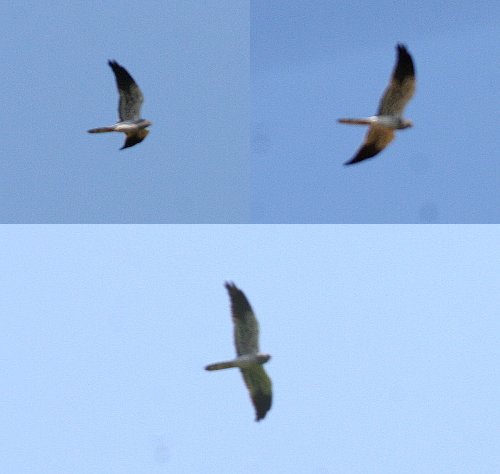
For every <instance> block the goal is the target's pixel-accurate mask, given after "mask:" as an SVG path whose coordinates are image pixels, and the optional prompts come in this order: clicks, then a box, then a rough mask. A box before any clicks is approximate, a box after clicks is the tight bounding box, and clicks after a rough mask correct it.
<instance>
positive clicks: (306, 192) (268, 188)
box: [251, 0, 500, 223]
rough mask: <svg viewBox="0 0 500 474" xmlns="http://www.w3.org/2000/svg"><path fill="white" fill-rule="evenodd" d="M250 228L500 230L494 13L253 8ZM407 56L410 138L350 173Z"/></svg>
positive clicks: (471, 8)
mask: <svg viewBox="0 0 500 474" xmlns="http://www.w3.org/2000/svg"><path fill="white" fill-rule="evenodd" d="M251 5H252V9H251V25H252V29H251V75H252V79H251V82H252V188H251V191H252V217H253V221H255V222H287V223H290V222H291V223H310V222H313V223H316V222H330V223H331V222H348V223H352V222H354V223H366V222H375V223H387V222H389V223H401V222H411V223H413V222H417V223H418V222H443V223H450V222H459V223H470V222H474V223H477V222H482V223H490V222H499V221H500V198H499V194H498V176H499V172H500V159H499V158H500V155H499V152H498V149H499V145H500V139H499V133H498V125H497V117H498V104H499V103H500V93H499V88H498V83H499V71H500V49H499V46H498V45H499V44H500V30H499V28H498V18H499V17H500V3H499V2H497V1H492V0H490V1H486V0H480V1H478V2H456V1H451V0H445V1H441V2H435V1H425V0H424V1H421V2H395V1H393V0H380V1H377V2H371V3H370V2H366V1H361V0H349V1H346V0H340V1H336V2H331V1H330V0H315V1H313V2H307V3H305V2H303V1H298V0H289V1H287V2H283V1H277V0H253V1H252V2H251ZM398 42H403V43H405V44H406V45H407V46H408V49H409V51H410V53H411V54H412V55H413V58H414V60H415V65H416V73H417V90H416V94H415V96H414V99H413V100H412V101H411V102H410V104H409V106H408V108H407V109H406V112H405V115H406V116H407V117H408V118H411V119H412V120H413V121H414V125H415V126H414V128H412V129H408V130H403V131H401V132H399V133H398V135H397V137H396V140H395V141H394V142H393V143H392V144H391V145H390V146H389V147H388V148H387V149H386V150H384V152H383V153H382V154H380V155H378V156H377V157H376V158H374V159H372V160H369V161H365V162H363V163H361V164H359V165H355V166H351V167H344V166H343V163H344V162H346V161H348V160H349V159H350V158H351V157H352V156H353V155H354V153H355V152H356V150H357V149H358V147H359V146H360V144H361V142H362V140H363V137H364V134H365V131H366V130H365V128H364V127H354V126H351V127H350V126H347V125H341V124H338V123H337V122H336V121H337V119H338V118H339V117H362V116H369V115H372V114H374V113H375V111H376V109H377V106H378V102H379V99H380V97H381V95H382V92H383V90H384V89H385V87H386V85H387V83H388V80H389V76H390V74H391V71H392V69H393V66H394V62H395V45H396V43H398Z"/></svg>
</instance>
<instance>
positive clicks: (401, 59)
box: [394, 43, 415, 82]
mask: <svg viewBox="0 0 500 474" xmlns="http://www.w3.org/2000/svg"><path fill="white" fill-rule="evenodd" d="M396 49H397V52H398V59H397V63H396V68H395V69H394V79H396V80H397V81H400V82H401V81H403V80H404V79H405V78H407V77H408V76H415V66H414V64H413V59H412V57H411V54H410V53H409V52H408V49H407V48H406V45H404V44H403V43H398V44H397V45H396Z"/></svg>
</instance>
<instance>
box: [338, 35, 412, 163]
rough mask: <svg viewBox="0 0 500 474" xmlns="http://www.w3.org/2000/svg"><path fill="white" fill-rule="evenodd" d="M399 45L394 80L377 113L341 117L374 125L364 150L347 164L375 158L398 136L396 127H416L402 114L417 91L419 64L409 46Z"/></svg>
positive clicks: (360, 150)
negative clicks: (417, 64)
mask: <svg viewBox="0 0 500 474" xmlns="http://www.w3.org/2000/svg"><path fill="white" fill-rule="evenodd" d="M396 48H397V51H398V59H397V62H396V66H395V67H394V71H393V72H392V77H391V81H390V82H389V85H388V86H387V88H386V90H385V92H384V95H383V96H382V99H381V100H380V104H379V107H378V111H377V115H374V116H372V117H367V118H361V119H345V118H342V119H339V122H340V123H347V124H354V125H369V126H370V127H369V128H368V132H367V134H366V136H365V140H364V142H363V144H362V145H361V147H360V149H359V150H358V151H357V153H356V155H354V157H353V158H352V159H351V160H349V161H348V162H346V163H344V164H345V165H352V164H353V163H359V162H360V161H363V160H366V159H368V158H372V157H374V156H375V155H376V154H377V153H379V152H381V151H382V150H383V149H384V148H385V147H386V146H387V145H388V144H389V143H390V142H391V141H392V140H393V139H394V131H395V130H400V129H404V128H408V127H412V126H413V123H412V121H411V120H408V119H404V118H403V117H402V114H403V110H404V108H405V106H406V104H407V103H408V101H409V100H410V99H411V98H412V96H413V94H414V92H415V67H414V65H413V60H412V58H411V56H410V53H409V52H408V50H407V49H406V47H405V46H404V45H402V44H398V45H397V46H396Z"/></svg>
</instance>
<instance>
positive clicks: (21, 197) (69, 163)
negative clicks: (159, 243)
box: [0, 0, 250, 223]
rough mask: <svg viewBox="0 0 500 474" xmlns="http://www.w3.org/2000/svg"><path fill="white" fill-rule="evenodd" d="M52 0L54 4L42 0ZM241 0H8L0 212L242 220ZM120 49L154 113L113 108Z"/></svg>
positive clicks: (11, 215)
mask: <svg viewBox="0 0 500 474" xmlns="http://www.w3.org/2000/svg"><path fill="white" fill-rule="evenodd" d="M48 5H50V6H48ZM249 14H250V12H249V4H248V0H217V1H216V2H215V1H214V2H202V1H198V0H162V1H159V0H143V1H141V2H140V3H138V2H137V1H132V0H121V1H120V2H118V3H117V2H102V1H94V0H89V1H85V2H81V1H80V2H78V1H71V2H67V1H61V0H51V1H50V2H49V3H47V2H40V1H35V0H30V1H27V0H16V1H15V2H2V9H1V15H0V39H1V42H2V45H3V48H2V82H3V84H4V87H3V89H2V94H1V95H2V144H1V155H2V157H1V159H0V193H1V194H0V202H1V205H0V222H4V223H6V222H8V223H11V222H14V223H18V222H21V223H27V222H29V223H39V222H42V223H54V222H58V223H60V222H66V223H68V222H69V223H74V222H91V223H95V222H102V223H110V222H119V223H123V222H131V223H134V222H155V223H156V222H175V223H178V222H195V223H200V222H249V219H250V217H249V216H250V207H249V206H250V201H249V168H248V165H249V164H248V158H249V27H250V22H249ZM108 59H115V60H117V61H118V62H119V63H120V64H122V65H123V66H124V67H125V68H127V69H128V70H129V72H130V73H131V74H132V76H133V77H134V79H135V80H136V81H137V82H138V84H139V86H140V87H141V89H142V91H143V93H144V97H145V102H144V106H143V110H142V113H143V116H144V117H145V118H148V119H150V120H151V121H152V122H153V126H152V127H151V129H150V130H151V133H150V135H149V136H148V137H147V139H146V140H145V141H144V142H142V143H141V144H140V145H138V146H135V147H133V148H130V149H126V150H123V151H119V148H121V146H122V144H123V141H124V138H123V135H122V134H106V135H89V134H87V133H86V131H87V130H88V129H90V128H94V127H98V126H104V125H110V124H113V123H114V122H115V121H116V120H117V107H118V94H117V90H116V84H115V78H114V76H113V73H112V71H111V69H110V68H109V67H108V65H107V61H108Z"/></svg>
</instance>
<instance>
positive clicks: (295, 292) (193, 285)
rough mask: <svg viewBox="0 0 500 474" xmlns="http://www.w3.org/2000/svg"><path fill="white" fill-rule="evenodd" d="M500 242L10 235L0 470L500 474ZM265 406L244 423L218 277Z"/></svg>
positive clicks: (198, 230)
mask: <svg viewBox="0 0 500 474" xmlns="http://www.w3.org/2000/svg"><path fill="white" fill-rule="evenodd" d="M499 237H500V228H499V227H496V226H495V227H494V226H474V227H472V226H453V227H451V226H295V227H293V226H231V227H229V226H205V227H203V226H198V227H196V226H10V227H9V226H4V227H1V228H0V258H1V260H2V263H3V265H4V268H7V269H9V271H8V272H6V271H4V272H2V276H1V277H0V278H1V287H2V290H3V297H2V298H1V299H0V313H1V314H2V319H1V331H0V359H1V360H2V364H1V380H2V390H1V391H2V410H0V426H2V440H1V443H0V471H1V472H6V473H7V472H12V473H16V474H24V473H33V472H35V471H36V472H50V473H68V472H71V473H72V474H80V473H82V474H83V473H85V474H89V473H103V472H107V473H122V474H127V473H131V474H132V473H134V474H135V473H137V472H141V473H164V472H170V473H176V474H177V473H199V472H217V473H222V474H224V473H233V474H234V473H242V474H247V473H253V472H273V473H291V472H292V473H293V472H297V473H311V474H328V473H338V472H342V473H366V472H370V473H379V472H380V473H384V474H387V473H401V472H425V473H443V472H447V473H470V472H482V473H486V472H499V470H500V445H499V437H498V426H499V424H500V415H499V412H498V400H499V398H500V388H499V387H500V370H499V360H500V349H499V344H498V334H499V331H500V323H499V319H498V308H499V303H500V292H499V291H498V288H499V285H500V277H499V275H500V273H499V271H498V269H499V264H500V261H499V260H500V258H499V254H498V239H499ZM226 280H232V281H234V282H235V283H236V284H237V285H238V286H239V287H240V288H241V289H242V290H243V291H244V292H245V293H246V295H247V296H248V298H249V300H250V302H251V304H252V305H253V308H254V310H255V312H256V313H257V316H258V318H259V320H260V325H261V348H262V350H264V351H268V352H270V353H271V354H272V356H273V357H272V359H271V361H270V362H269V363H268V364H267V366H266V368H267V371H268V373H269V374H270V376H271V377H272V380H273V386H274V403H273V407H272V409H271V411H270V412H269V413H268V415H267V417H266V418H265V419H264V420H263V421H261V422H260V423H256V422H255V421H254V413H253V407H252V405H251V403H250V400H249V397H248V394H247V393H246V390H245V387H244V385H243V381H242V379H241V377H240V374H239V373H238V371H236V370H232V371H231V370H228V371H225V372H219V373H209V372H206V371H204V370H203V367H204V365H205V364H207V363H210V362H215V361H218V360H224V359H226V358H231V357H233V356H234V349H233V344H232V326H231V321H230V314H229V299H228V296H227V294H226V291H225V289H224V287H223V284H224V281H226Z"/></svg>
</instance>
